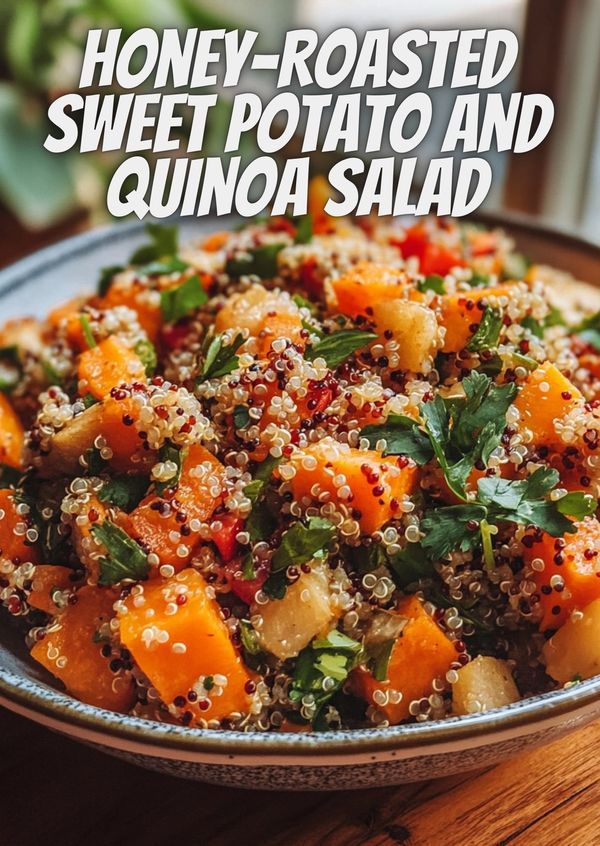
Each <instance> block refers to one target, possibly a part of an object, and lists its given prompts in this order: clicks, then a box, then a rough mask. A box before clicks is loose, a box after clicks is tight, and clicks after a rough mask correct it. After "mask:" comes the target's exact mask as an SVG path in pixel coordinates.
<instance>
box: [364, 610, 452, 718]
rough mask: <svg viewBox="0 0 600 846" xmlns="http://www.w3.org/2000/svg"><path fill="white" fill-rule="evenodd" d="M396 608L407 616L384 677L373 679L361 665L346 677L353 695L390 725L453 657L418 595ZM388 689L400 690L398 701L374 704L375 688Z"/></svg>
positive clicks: (442, 673)
mask: <svg viewBox="0 0 600 846" xmlns="http://www.w3.org/2000/svg"><path fill="white" fill-rule="evenodd" d="M397 611H398V614H400V615H401V616H403V617H408V622H407V624H406V625H405V627H404V629H403V630H402V633H401V635H400V637H399V638H398V640H397V641H396V643H395V644H394V647H393V649H392V654H391V657H390V662H389V665H388V680H387V681H382V682H380V681H377V680H376V679H374V678H373V676H372V675H371V673H370V672H368V670H366V669H365V668H364V667H358V668H357V669H356V670H354V671H353V672H352V675H351V680H350V684H351V687H352V690H353V692H354V693H355V695H357V696H359V697H360V698H362V699H364V700H365V701H366V702H368V703H369V705H375V707H376V708H377V709H378V710H379V711H382V712H383V713H384V714H385V716H386V718H387V719H388V720H389V722H390V723H391V724H392V725H395V724H396V723H399V722H401V721H402V720H406V719H408V717H409V716H410V711H409V707H410V703H411V702H413V701H414V700H415V699H422V698H423V697H425V696H429V694H430V693H431V692H432V683H433V681H434V679H436V678H440V679H443V678H444V676H445V675H446V673H447V671H448V670H449V669H450V664H451V663H452V662H453V661H454V660H456V650H455V648H454V645H453V643H452V641H450V640H449V639H448V638H447V637H446V635H445V634H444V632H443V631H442V630H441V629H440V627H439V626H438V625H437V623H435V622H434V621H433V620H432V618H431V617H430V616H429V615H428V614H427V612H426V611H425V610H424V609H423V606H422V604H421V602H420V600H419V599H417V598H416V597H415V596H410V597H406V598H405V599H403V600H402V601H401V602H400V604H399V605H398V608H397ZM389 689H392V690H398V691H400V692H401V693H402V699H401V700H400V702H397V703H391V702H390V703H388V704H387V705H383V706H382V705H378V704H377V703H376V702H375V700H374V699H373V694H374V693H375V691H376V690H383V691H386V690H389Z"/></svg>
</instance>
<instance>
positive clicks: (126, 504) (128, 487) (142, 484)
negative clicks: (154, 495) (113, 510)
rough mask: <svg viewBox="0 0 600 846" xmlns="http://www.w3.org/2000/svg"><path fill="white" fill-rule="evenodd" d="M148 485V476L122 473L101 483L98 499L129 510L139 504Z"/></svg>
mask: <svg viewBox="0 0 600 846" xmlns="http://www.w3.org/2000/svg"><path fill="white" fill-rule="evenodd" d="M149 486H150V480H149V478H148V476H127V475H125V474H124V473H123V474H122V475H118V476H114V477H113V478H112V479H109V481H108V482H105V483H104V484H103V485H102V487H101V489H100V492H99V494H98V499H99V500H100V501H101V502H110V504H111V505H115V506H116V507H117V508H120V509H122V510H123V511H126V512H130V511H133V509H134V508H136V506H137V505H139V503H140V502H141V500H142V499H143V498H144V496H145V495H146V491H147V490H148V487H149Z"/></svg>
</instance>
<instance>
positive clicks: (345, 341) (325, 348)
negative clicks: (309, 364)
mask: <svg viewBox="0 0 600 846" xmlns="http://www.w3.org/2000/svg"><path fill="white" fill-rule="evenodd" d="M308 328H309V331H311V332H314V331H315V329H314V327H313V326H309V327H308ZM377 338H378V335H375V334H374V333H373V332H363V331H361V330H360V329H342V330H341V331H340V332H334V333H333V334H332V335H324V336H323V337H322V338H321V340H319V341H318V342H317V343H316V344H314V345H313V346H312V347H308V348H307V349H306V351H305V353H304V358H306V359H307V360H308V361H314V360H315V359H316V358H323V359H325V363H326V365H327V367H331V368H334V367H338V366H339V365H340V364H341V363H342V362H343V361H345V360H346V359H347V358H348V356H350V355H352V353H354V352H356V351H357V350H360V349H362V348H363V347H366V346H367V344H370V343H371V341H375V340H377Z"/></svg>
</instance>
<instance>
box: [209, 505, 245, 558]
mask: <svg viewBox="0 0 600 846" xmlns="http://www.w3.org/2000/svg"><path fill="white" fill-rule="evenodd" d="M216 519H217V520H218V521H219V523H221V524H222V528H221V529H220V530H219V531H218V532H214V533H213V536H212V537H211V540H212V542H213V543H214V544H215V546H216V547H217V549H218V550H219V553H220V555H221V558H222V559H223V561H224V562H225V563H226V564H227V563H228V562H229V561H231V560H232V559H233V558H234V557H235V554H236V553H237V549H238V542H237V541H236V536H237V534H238V532H241V531H242V529H243V527H244V521H243V520H242V519H240V518H239V517H235V516H234V515H233V514H225V515H224V516H223V517H217V518H216Z"/></svg>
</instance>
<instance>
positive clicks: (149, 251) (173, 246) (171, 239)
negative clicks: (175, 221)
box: [129, 223, 178, 264]
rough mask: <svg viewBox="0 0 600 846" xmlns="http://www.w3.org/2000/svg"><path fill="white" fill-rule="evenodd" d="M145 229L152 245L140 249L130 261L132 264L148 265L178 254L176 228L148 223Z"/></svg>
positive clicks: (145, 245)
mask: <svg viewBox="0 0 600 846" xmlns="http://www.w3.org/2000/svg"><path fill="white" fill-rule="evenodd" d="M144 228H145V230H146V233H147V234H148V235H149V237H150V243H148V244H144V245H143V246H142V247H138V249H137V250H136V251H135V252H134V253H133V255H132V256H131V258H130V259H129V263H130V264H148V263H149V262H154V261H158V260H159V259H162V258H165V257H170V256H175V255H176V254H177V249H178V229H177V227H176V226H163V225H162V224H160V223H147V224H146V226H145V227H144Z"/></svg>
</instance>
